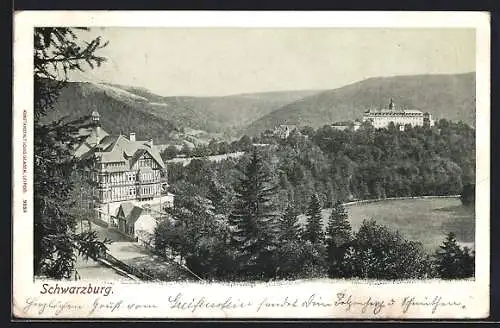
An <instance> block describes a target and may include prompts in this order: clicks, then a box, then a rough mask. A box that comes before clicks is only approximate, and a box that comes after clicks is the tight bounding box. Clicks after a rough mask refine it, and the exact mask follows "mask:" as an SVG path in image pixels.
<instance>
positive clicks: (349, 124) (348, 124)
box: [330, 120, 361, 131]
mask: <svg viewBox="0 0 500 328" xmlns="http://www.w3.org/2000/svg"><path fill="white" fill-rule="evenodd" d="M330 126H331V127H332V128H334V129H337V130H340V131H344V130H348V129H352V130H353V131H357V130H358V129H359V128H360V127H361V122H360V121H358V120H355V121H343V122H335V123H333V124H331V125H330Z"/></svg>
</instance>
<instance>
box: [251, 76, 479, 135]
mask: <svg viewBox="0 0 500 328" xmlns="http://www.w3.org/2000/svg"><path fill="white" fill-rule="evenodd" d="M475 92H476V87H475V73H467V74H456V75H409V76H395V77H376V78H370V79H367V80H363V81H360V82H357V83H354V84H350V85H347V86H344V87H341V88H339V89H334V90H327V91H324V92H321V93H318V94H316V95H312V96H310V97H306V98H303V99H300V100H298V101H295V102H293V103H290V104H287V105H285V106H284V107H282V108H280V109H277V110H275V111H273V112H271V113H269V114H268V115H266V116H263V117H261V118H260V119H258V120H256V121H255V122H252V123H251V124H250V125H249V126H248V127H247V128H246V129H245V130H244V131H243V133H242V134H247V135H258V134H259V133H260V132H263V131H264V130H266V129H273V128H274V127H275V126H276V125H278V124H298V125H300V126H307V125H308V126H312V127H314V128H318V127H322V126H323V125H324V124H327V123H333V122H336V121H345V120H354V119H361V118H362V117H363V113H364V111H366V110H367V109H368V108H383V107H387V105H388V104H389V101H390V98H393V100H394V102H395V103H396V104H397V105H399V106H405V107H408V108H412V109H419V110H421V111H423V112H430V113H431V114H432V115H433V117H434V118H435V119H436V120H439V119H442V118H444V119H447V120H452V121H463V122H465V123H467V124H469V125H471V126H473V127H474V125H475V109H476V106H475Z"/></svg>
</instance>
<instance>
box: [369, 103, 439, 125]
mask: <svg viewBox="0 0 500 328" xmlns="http://www.w3.org/2000/svg"><path fill="white" fill-rule="evenodd" d="M366 121H369V122H371V124H372V125H373V126H374V127H375V128H376V129H380V128H387V127H388V126H389V124H390V123H391V122H392V123H394V125H396V126H399V127H400V129H404V126H405V125H407V124H410V125H411V126H429V127H430V126H434V120H433V119H432V115H431V114H430V113H423V112H422V111H420V110H417V109H404V108H396V106H395V104H394V102H393V101H392V99H391V102H390V103H389V107H388V108H382V109H380V110H373V109H370V110H367V111H366V112H365V113H364V115H363V122H366Z"/></svg>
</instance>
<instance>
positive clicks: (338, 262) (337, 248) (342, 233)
mask: <svg viewBox="0 0 500 328" xmlns="http://www.w3.org/2000/svg"><path fill="white" fill-rule="evenodd" d="M351 240H352V230H351V225H350V224H349V218H348V215H347V211H346V210H345V208H344V206H343V205H342V203H341V202H340V201H337V202H336V203H335V206H334V207H333V209H332V213H331V214H330V218H329V219H328V226H327V228H326V244H327V252H328V263H329V266H330V274H331V275H334V276H339V275H342V273H343V270H342V262H343V259H344V255H345V252H346V249H347V247H348V246H349V242H350V241H351Z"/></svg>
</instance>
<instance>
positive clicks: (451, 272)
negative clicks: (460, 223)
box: [435, 232, 474, 279]
mask: <svg viewBox="0 0 500 328" xmlns="http://www.w3.org/2000/svg"><path fill="white" fill-rule="evenodd" d="M440 248H441V249H440V250H438V251H436V254H435V258H436V267H437V271H438V274H439V276H440V277H441V278H443V279H457V278H465V277H467V276H470V275H472V274H473V272H472V270H471V263H473V262H474V261H473V260H472V256H471V255H470V254H469V250H468V249H465V251H464V250H462V248H460V246H459V245H458V242H457V240H456V238H455V234H454V233H452V232H450V233H448V235H446V239H445V240H444V241H443V244H442V245H441V246H440Z"/></svg>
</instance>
